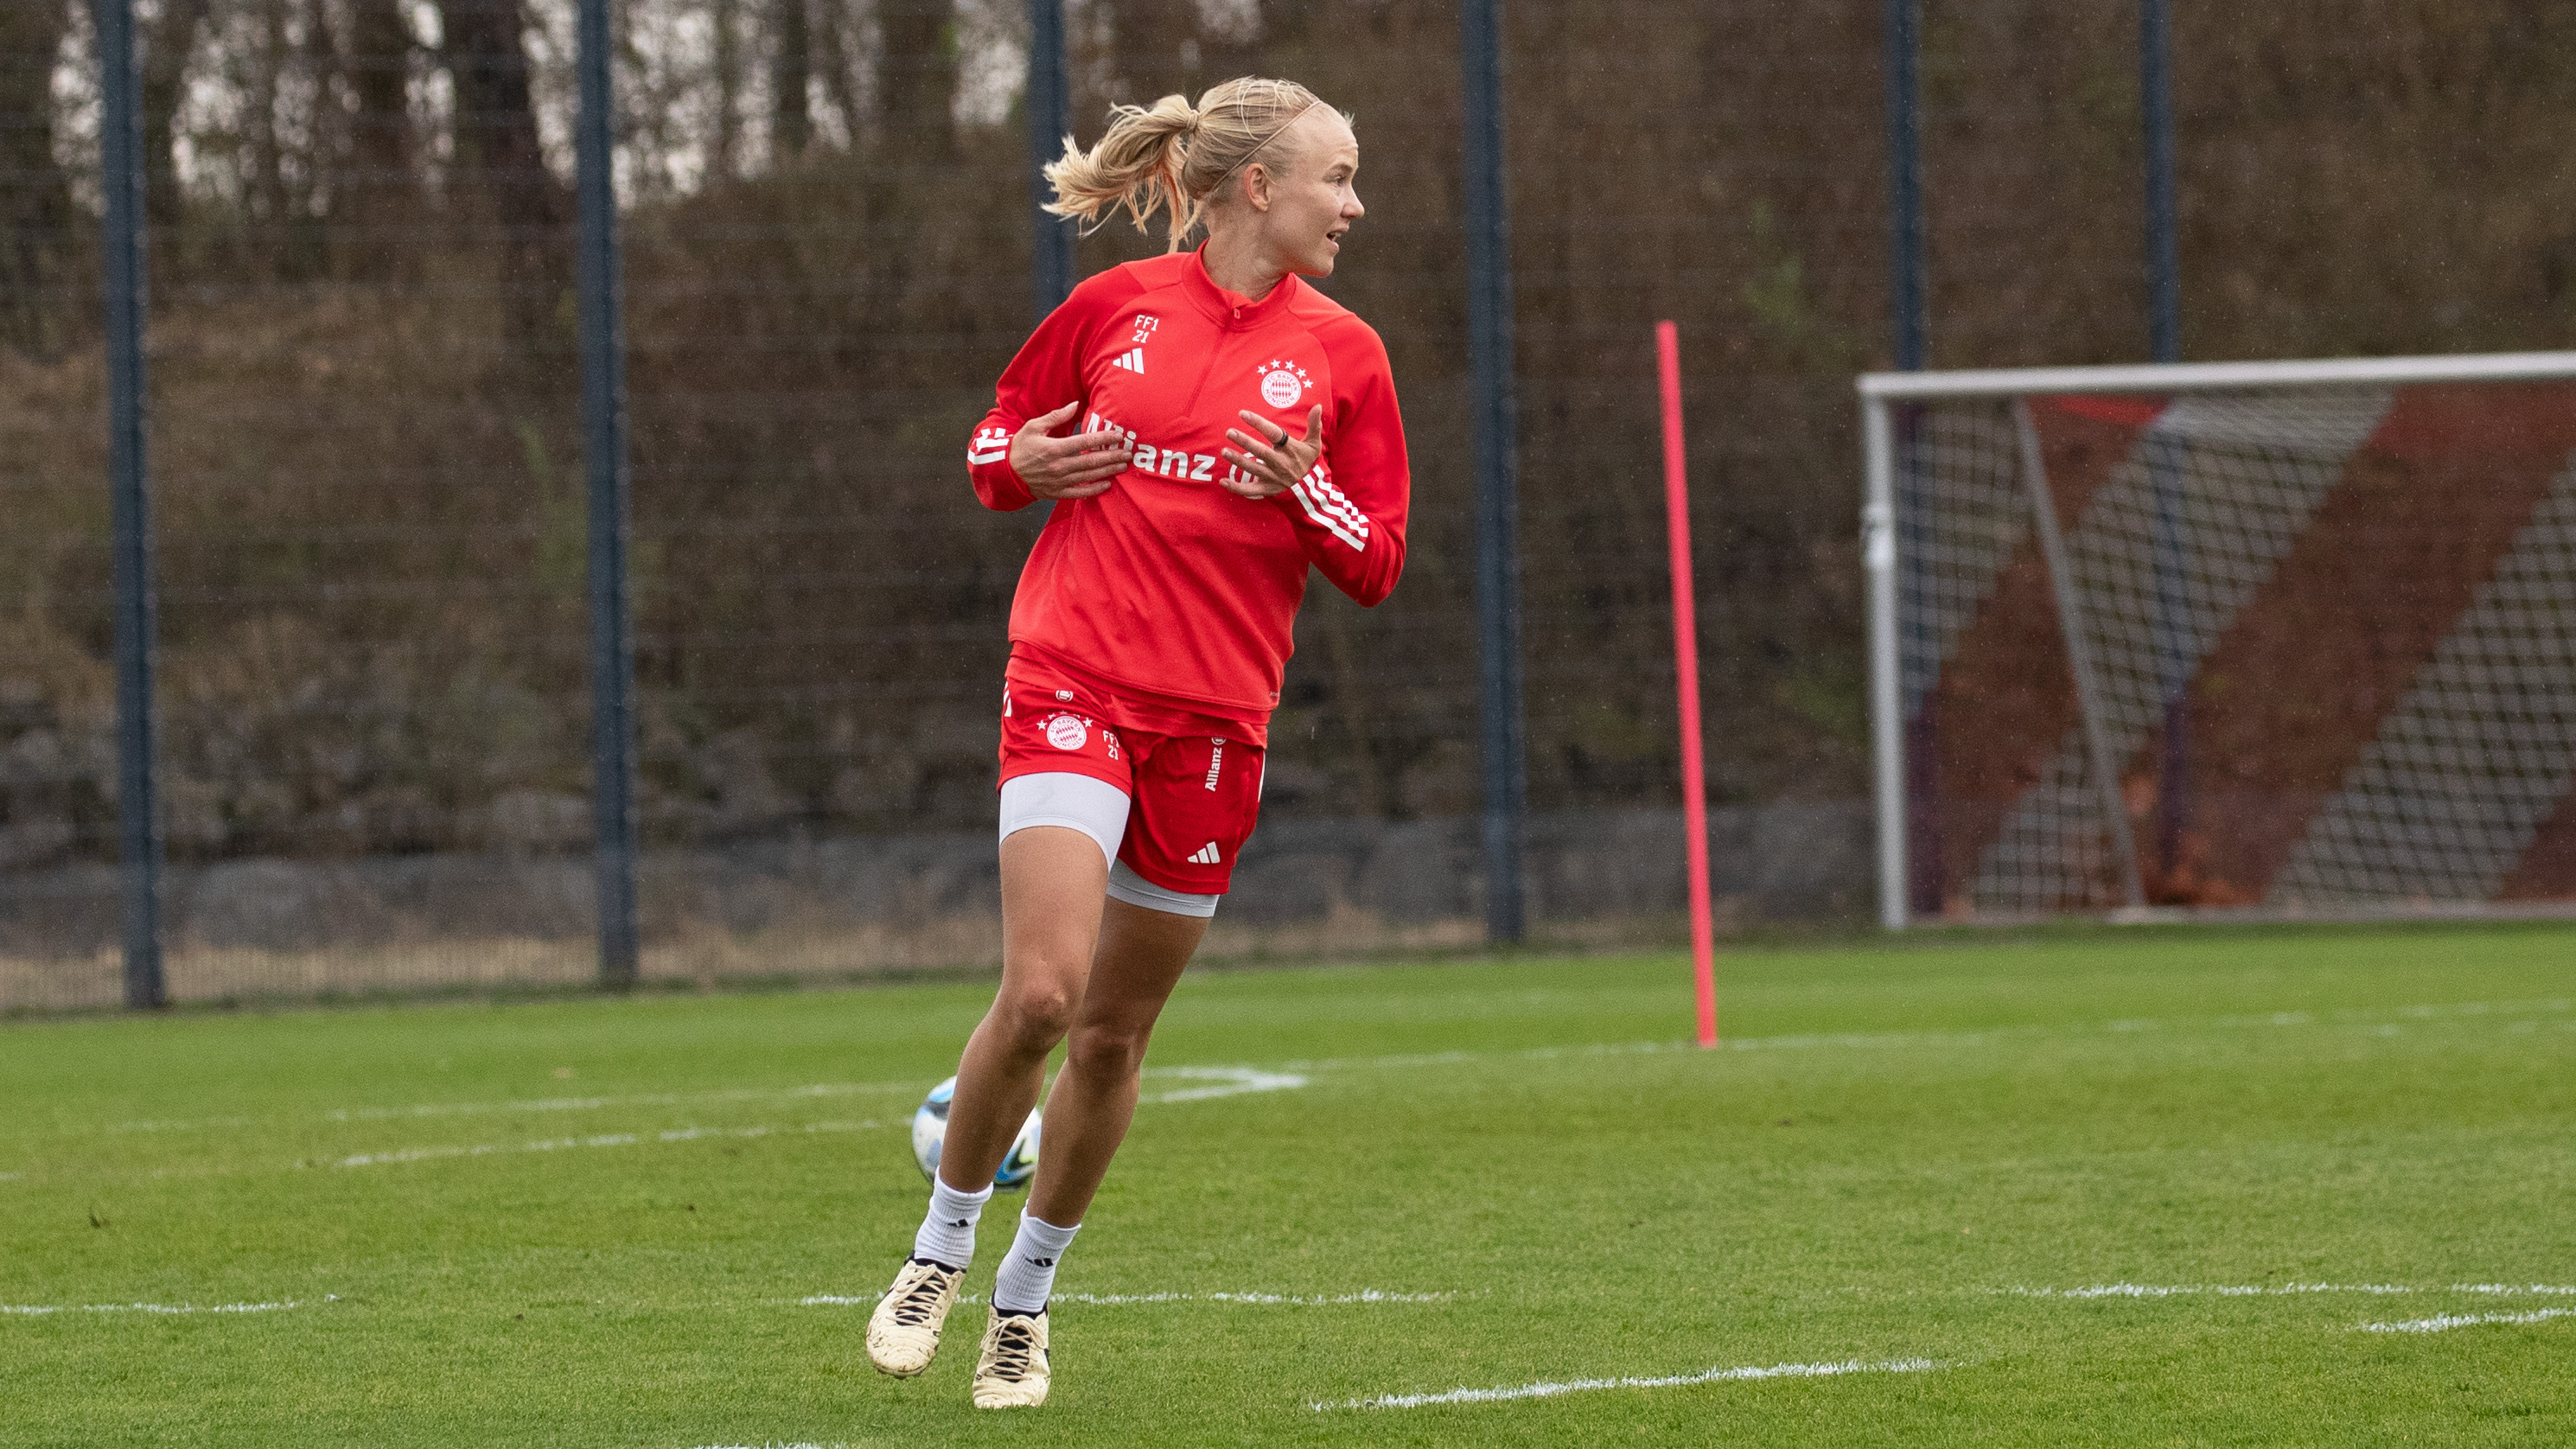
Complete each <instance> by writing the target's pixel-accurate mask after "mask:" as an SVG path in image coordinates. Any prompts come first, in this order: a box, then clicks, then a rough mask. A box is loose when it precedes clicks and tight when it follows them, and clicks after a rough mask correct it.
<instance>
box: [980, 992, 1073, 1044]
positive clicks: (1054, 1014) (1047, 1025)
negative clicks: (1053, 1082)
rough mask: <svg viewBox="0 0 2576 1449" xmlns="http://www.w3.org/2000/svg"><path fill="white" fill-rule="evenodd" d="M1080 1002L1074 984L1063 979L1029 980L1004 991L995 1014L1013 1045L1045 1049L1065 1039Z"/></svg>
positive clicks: (996, 1005) (997, 1003)
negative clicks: (1064, 981)
mask: <svg viewBox="0 0 2576 1449" xmlns="http://www.w3.org/2000/svg"><path fill="white" fill-rule="evenodd" d="M1080 1005H1081V999H1080V998H1079V997H1078V996H1077V995H1076V994H1075V992H1074V990H1073V988H1072V987H1071V986H1068V985H1066V984H1065V983H1063V982H1062V981H1054V980H1038V981H1026V982H1017V983H1014V984H1013V985H1012V986H1011V987H1010V988H1009V989H1007V990H1005V991H1004V992H1003V993H1002V996H1001V999H1000V1000H999V1001H997V1002H996V1003H995V1008H996V1012H995V1014H996V1015H998V1016H999V1017H1000V1018H1001V1026H1002V1029H1003V1031H1004V1032H1005V1033H1007V1034H1008V1038H1009V1040H1010V1043H1011V1045H1013V1046H1014V1047H1017V1048H1019V1049H1020V1050H1021V1051H1023V1052H1032V1053H1034V1052H1044V1051H1049V1050H1052V1049H1053V1048H1054V1046H1055V1044H1056V1043H1057V1042H1060V1041H1062V1040H1064V1034H1065V1032H1066V1031H1067V1030H1069V1029H1070V1028H1071V1027H1072V1026H1073V1013H1074V1010H1075V1008H1077V1007H1078V1006H1080Z"/></svg>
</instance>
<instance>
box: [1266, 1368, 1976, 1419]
mask: <svg viewBox="0 0 2576 1449" xmlns="http://www.w3.org/2000/svg"><path fill="white" fill-rule="evenodd" d="M1946 1367H1948V1365H1947V1364H1942V1363H1936V1362H1934V1361H1933V1360H1931V1359H1928V1358H1890V1359H1880V1360H1878V1361H1876V1362H1864V1361H1862V1360H1860V1359H1845V1360H1843V1361H1842V1362H1840V1363H1775V1364H1757V1365H1748V1366H1746V1367H1743V1368H1712V1369H1702V1370H1700V1371H1699V1372H1698V1373H1695V1374H1669V1375H1666V1376H1664V1377H1661V1378H1638V1377H1633V1376H1631V1377H1624V1378H1615V1379H1568V1380H1566V1381H1565V1382H1563V1383H1535V1384H1519V1385H1515V1386H1513V1387H1510V1388H1496V1389H1450V1390H1448V1391H1446V1392H1444V1393H1437V1394H1380V1395H1378V1396H1377V1397H1376V1398H1373V1399H1345V1400H1343V1401H1342V1402H1341V1403H1338V1404H1325V1403H1311V1404H1308V1405H1307V1406H1306V1407H1307V1408H1310V1409H1316V1410H1326V1409H1419V1408H1425V1407H1428V1406H1430V1405H1433V1404H1492V1403H1500V1402H1502V1401H1504V1400H1506V1399H1552V1398H1555V1397H1556V1396H1558V1395H1559V1394H1580V1393H1586V1392H1589V1391H1590V1390H1593V1389H1670V1388H1680V1387H1682V1386H1684V1385H1688V1384H1718V1383H1740V1382H1743V1381H1745V1380H1748V1379H1823V1378H1835V1377H1839V1376H1841V1375H1843V1374H1914V1373H1925V1372H1928V1371H1930V1370H1933V1369H1939V1368H1946Z"/></svg>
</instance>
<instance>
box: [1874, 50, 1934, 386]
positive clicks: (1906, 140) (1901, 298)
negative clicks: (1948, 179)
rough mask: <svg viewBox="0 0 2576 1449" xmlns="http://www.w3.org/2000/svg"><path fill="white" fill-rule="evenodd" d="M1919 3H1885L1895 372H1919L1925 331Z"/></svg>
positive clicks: (1889, 237) (1890, 257) (1889, 219)
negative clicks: (1918, 72) (1918, 66)
mask: <svg viewBox="0 0 2576 1449" xmlns="http://www.w3.org/2000/svg"><path fill="white" fill-rule="evenodd" d="M1920 5H1921V0H1887V22H1886V25H1887V30H1886V35H1885V37H1884V44H1885V45H1886V47H1887V61H1886V65H1887V178H1888V233H1889V236H1888V241H1889V256H1888V260H1889V263H1890V277H1889V281H1890V285H1891V291H1892V293H1893V295H1892V297H1891V299H1890V300H1891V302H1892V304H1893V306H1894V308H1895V314H1896V366H1897V368H1898V370H1899V371H1903V372H1913V371H1915V370H1917V369H1919V368H1921V367H1922V366H1923V358H1924V349H1925V334H1926V333H1927V332H1928V331H1929V326H1928V319H1927V316H1926V312H1927V307H1926V304H1925V301H1924V287H1923V273H1924V265H1923V121H1922V110H1923V106H1922V85H1921V82H1920V80H1919V79H1918V76H1917V62H1918V58H1919V56H1918V52H1919V51H1920V50H1921V40H1920V36H1919V35H1918V33H1917V32H1918V30H1919V28H1920V25H1921V21H1922V12H1921V10H1920V8H1919V7H1920Z"/></svg>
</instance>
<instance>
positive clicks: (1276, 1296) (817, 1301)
mask: <svg viewBox="0 0 2576 1449" xmlns="http://www.w3.org/2000/svg"><path fill="white" fill-rule="evenodd" d="M884 1296H885V1295H884V1294H882V1293H870V1294H868V1295H866V1296H865V1297H855V1296H851V1295H848V1294H841V1293H816V1294H813V1295H812V1296H810V1297H805V1298H799V1299H797V1300H796V1302H797V1306H799V1307H802V1308H872V1307H874V1306H875V1305H876V1302H877V1300H878V1299H880V1298H882V1297H884ZM1458 1296H1459V1295H1457V1294H1456V1293H1387V1292H1382V1291H1380V1290H1378V1289H1375V1288H1363V1289H1361V1290H1360V1291H1359V1292H1357V1293H1313V1294H1305V1293H1058V1294H1055V1295H1053V1296H1052V1297H1050V1298H1049V1299H1048V1300H1047V1301H1048V1303H1049V1304H1050V1305H1053V1304H1057V1303H1080V1304H1084V1305H1086V1306H1089V1307H1123V1306H1126V1305H1129V1304H1137V1303H1246V1304H1253V1305H1256V1306H1259V1307H1294V1308H1320V1307H1329V1306H1335V1305H1339V1304H1345V1303H1450V1302H1454V1301H1456V1299H1457V1298H1458ZM1468 1296H1470V1297H1481V1296H1482V1295H1481V1294H1470V1295H1468ZM957 1301H958V1302H960V1303H981V1302H983V1301H984V1299H983V1297H982V1295H980V1294H974V1293H967V1294H961V1295H960V1296H959V1297H958V1299H957Z"/></svg>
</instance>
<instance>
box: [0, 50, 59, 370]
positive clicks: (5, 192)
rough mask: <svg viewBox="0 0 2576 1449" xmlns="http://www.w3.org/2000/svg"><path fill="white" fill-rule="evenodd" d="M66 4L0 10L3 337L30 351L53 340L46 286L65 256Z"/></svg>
mask: <svg viewBox="0 0 2576 1449" xmlns="http://www.w3.org/2000/svg"><path fill="white" fill-rule="evenodd" d="M68 14H69V10H68V7H67V6H65V5H64V4H63V3H62V0H51V3H46V0H19V3H15V4H10V5H0V239H5V243H6V250H5V251H0V338H5V339H6V340H7V341H8V342H9V343H10V345H12V346H15V347H19V348H22V349H25V350H28V351H41V350H44V349H45V348H46V347H47V346H48V345H49V344H50V343H51V342H52V341H53V339H54V337H55V334H56V331H57V328H58V327H59V322H58V320H57V309H55V308H53V307H51V306H49V305H48V298H47V296H46V292H47V288H48V286H49V284H50V283H51V281H52V279H53V277H54V275H55V273H56V270H57V268H58V266H59V264H60V261H61V259H62V256H63V253H64V251H65V250H66V243H67V242H68V241H69V238H68V237H66V236H65V235H64V234H63V233H64V229H65V228H66V227H68V226H69V225H70V224H71V212H72V207H71V188H70V186H69V184H68V183H67V182H66V180H65V178H64V176H63V173H62V168H61V167H60V166H58V165H56V164H55V161H54V108H53V99H52V86H53V79H54V56H55V54H56V53H57V52H58V51H59V50H60V49H61V48H62V43H63V29H64V25H65V23H66V18H67V16H68Z"/></svg>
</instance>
